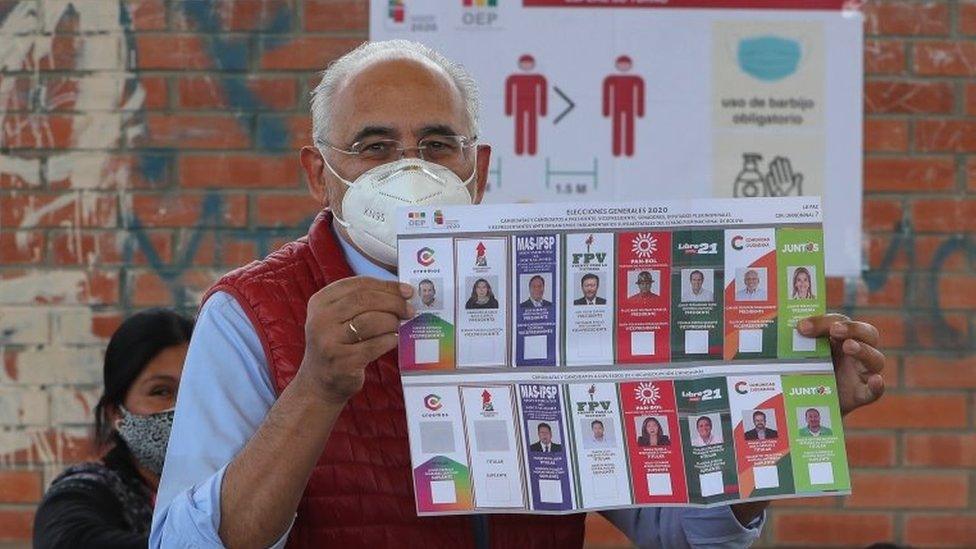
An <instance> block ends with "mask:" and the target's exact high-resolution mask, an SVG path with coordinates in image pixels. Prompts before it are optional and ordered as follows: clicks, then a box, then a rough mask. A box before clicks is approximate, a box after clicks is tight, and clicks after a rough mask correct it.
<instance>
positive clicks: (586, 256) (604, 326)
mask: <svg viewBox="0 0 976 549" xmlns="http://www.w3.org/2000/svg"><path fill="white" fill-rule="evenodd" d="M565 241H566V245H565V246H564V247H563V249H564V250H565V259H564V261H563V264H564V265H565V266H566V284H564V285H563V288H564V289H565V295H564V297H563V303H564V304H565V309H566V321H565V326H566V328H565V335H564V336H563V339H564V341H565V342H566V348H565V357H566V358H565V363H566V365H567V366H596V365H600V364H613V357H614V352H613V348H614V346H613V345H612V344H611V345H607V342H608V341H612V340H613V334H614V326H615V324H614V317H615V312H616V306H615V303H614V299H613V296H614V294H615V292H614V287H615V285H614V276H613V273H614V265H615V260H614V257H615V256H614V235H613V233H598V232H584V233H569V234H567V235H566V236H565Z"/></svg>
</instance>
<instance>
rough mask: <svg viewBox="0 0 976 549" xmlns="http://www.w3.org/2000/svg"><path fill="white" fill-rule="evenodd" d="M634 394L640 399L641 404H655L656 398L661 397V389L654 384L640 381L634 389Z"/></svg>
mask: <svg viewBox="0 0 976 549" xmlns="http://www.w3.org/2000/svg"><path fill="white" fill-rule="evenodd" d="M634 396H636V397H637V400H639V401H641V404H644V405H648V404H657V400H658V399H659V398H661V391H660V390H658V388H657V387H655V386H654V384H652V383H650V382H647V381H642V382H641V383H639V384H638V385H637V387H636V388H635V389H634Z"/></svg>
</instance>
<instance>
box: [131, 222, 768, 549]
mask: <svg viewBox="0 0 976 549" xmlns="http://www.w3.org/2000/svg"><path fill="white" fill-rule="evenodd" d="M336 238H338V240H339V243H340V244H341V246H342V249H343V252H344V253H345V256H346V260H347V261H348V262H349V265H350V266H351V267H352V270H353V272H354V273H356V274H357V275H362V276H372V277H375V278H379V279H382V280H395V279H396V277H395V276H394V275H393V274H391V273H389V272H388V271H386V270H384V269H382V268H381V267H379V266H377V265H375V264H374V263H372V262H370V261H369V260H367V259H366V258H365V257H363V256H362V255H361V254H360V253H359V252H357V251H356V250H355V249H354V248H352V247H351V246H350V245H349V244H348V243H347V242H346V241H345V240H344V239H342V238H340V237H338V236H337V237H336ZM275 398H276V397H275V390H274V386H273V385H272V383H271V375H270V373H269V371H268V365H267V360H266V358H265V356H264V349H263V348H262V346H261V341H260V339H259V338H258V335H257V332H255V330H254V327H253V326H252V325H251V321H250V320H249V319H248V318H247V315H246V314H245V313H244V311H243V309H242V308H241V306H240V305H239V304H238V303H237V301H236V300H235V299H234V298H233V297H231V296H230V295H228V294H226V293H223V292H217V293H215V294H214V295H212V296H211V297H210V298H209V299H208V300H207V302H206V303H205V304H204V306H203V308H202V309H201V311H200V316H199V318H198V319H197V324H196V328H195V329H194V332H193V338H192V341H191V342H190V349H189V352H188V353H187V356H186V362H185V364H184V366H183V377H182V379H181V380H180V391H179V396H178V397H177V401H176V417H175V419H174V421H173V431H172V434H171V435H170V440H169V447H168V448H167V451H166V462H165V465H164V467H163V475H162V479H161V480H160V483H159V491H158V493H157V495H156V509H155V513H154V514H153V522H152V531H151V533H150V535H149V547H151V548H161V547H177V546H178V547H221V546H222V544H221V542H220V536H219V535H218V533H217V532H218V531H219V528H220V486H221V483H222V481H223V479H224V471H225V469H226V467H227V464H228V463H230V462H231V460H233V459H234V457H235V456H236V455H237V454H238V453H239V452H240V451H241V450H242V449H243V448H244V445H245V444H247V441H248V440H249V439H250V438H251V435H253V434H254V432H255V431H257V429H258V427H259V426H260V425H261V423H262V422H263V421H264V418H265V416H267V414H268V411H269V410H270V409H271V406H272V405H273V404H274V401H275ZM602 514H603V516H605V517H606V518H607V519H609V520H610V522H612V523H613V524H614V525H615V526H616V527H617V528H619V529H620V530H621V531H622V532H623V533H624V534H626V535H627V537H629V538H630V539H631V540H632V541H633V542H634V543H636V544H637V545H638V546H639V547H668V548H671V547H674V548H685V547H704V546H708V547H720V548H721V547H725V548H730V549H731V548H737V547H745V546H748V545H750V544H751V543H752V542H754V541H755V540H756V539H757V538H758V537H759V534H760V531H761V528H762V522H763V517H760V518H759V519H757V520H755V521H753V523H752V524H750V525H749V527H746V528H744V527H743V526H742V525H741V524H739V522H738V520H736V518H735V517H734V516H733V515H732V512H731V510H730V508H729V507H727V506H726V507H716V508H711V509H695V508H678V507H667V508H660V507H644V508H640V509H620V510H614V511H603V513H602ZM287 538H288V532H285V534H284V535H282V537H281V539H279V540H278V541H277V543H275V544H274V546H273V547H276V548H277V547H283V546H284V544H285V541H286V540H287Z"/></svg>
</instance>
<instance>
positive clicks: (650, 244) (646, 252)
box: [631, 233, 657, 259]
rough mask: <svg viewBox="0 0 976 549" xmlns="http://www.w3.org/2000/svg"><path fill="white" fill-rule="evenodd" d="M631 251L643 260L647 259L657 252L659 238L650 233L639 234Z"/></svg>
mask: <svg viewBox="0 0 976 549" xmlns="http://www.w3.org/2000/svg"><path fill="white" fill-rule="evenodd" d="M631 251H632V252H634V253H635V254H637V257H639V258H641V259H647V258H649V257H651V255H652V254H653V253H654V252H656V251H657V238H655V237H654V236H653V235H651V234H650V233H638V234H637V238H635V239H634V243H633V246H632V247H631Z"/></svg>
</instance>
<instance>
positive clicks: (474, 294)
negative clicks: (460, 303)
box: [471, 278, 495, 299]
mask: <svg viewBox="0 0 976 549" xmlns="http://www.w3.org/2000/svg"><path fill="white" fill-rule="evenodd" d="M482 282H484V283H485V286H487V287H488V295H486V296H485V297H486V298H488V299H491V298H493V297H495V293H494V292H492V291H491V284H489V283H488V281H487V280H485V279H483V278H479V279H478V280H475V281H474V286H471V299H478V284H481V283H482Z"/></svg>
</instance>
